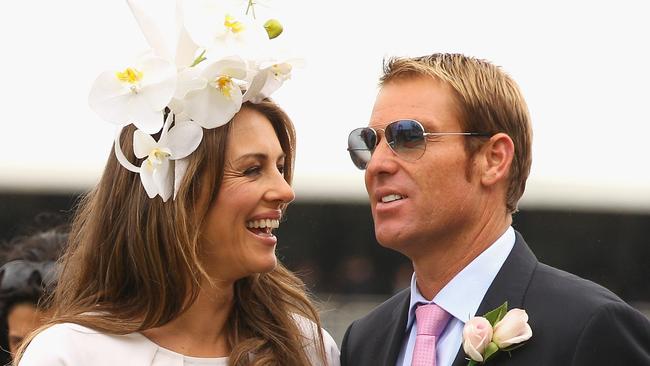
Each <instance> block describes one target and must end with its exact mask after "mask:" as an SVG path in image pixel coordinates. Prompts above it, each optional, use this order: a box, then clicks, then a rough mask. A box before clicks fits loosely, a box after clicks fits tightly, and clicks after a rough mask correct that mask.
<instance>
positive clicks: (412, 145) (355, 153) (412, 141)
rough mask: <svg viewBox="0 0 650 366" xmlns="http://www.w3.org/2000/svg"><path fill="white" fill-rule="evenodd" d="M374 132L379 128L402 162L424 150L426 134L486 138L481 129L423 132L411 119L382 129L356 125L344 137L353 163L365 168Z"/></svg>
mask: <svg viewBox="0 0 650 366" xmlns="http://www.w3.org/2000/svg"><path fill="white" fill-rule="evenodd" d="M378 131H383V132H384V136H385V138H386V143H388V146H389V147H390V149H391V150H392V151H393V152H394V153H395V155H397V156H399V157H400V158H402V159H404V160H406V161H411V162H413V161H416V160H418V159H419V158H421V157H422V155H424V152H425V151H426V149H427V141H426V139H427V137H438V136H448V135H455V136H477V137H490V136H491V135H490V134H487V133H482V132H425V131H424V127H423V126H422V124H421V123H420V122H418V121H416V120H413V119H401V120H399V121H395V122H391V123H389V124H388V125H387V126H386V128H385V129H378V130H375V129H374V128H371V127H362V128H357V129H355V130H353V131H352V132H350V135H349V136H348V151H349V152H350V158H352V162H353V163H354V165H355V166H356V167H357V168H359V169H361V170H365V169H366V166H367V165H368V162H370V158H371V157H372V153H373V152H374V151H375V148H376V147H377V143H378V142H379V137H378V135H377V132H378Z"/></svg>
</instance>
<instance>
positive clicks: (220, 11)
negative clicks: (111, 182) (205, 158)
mask: <svg viewBox="0 0 650 366" xmlns="http://www.w3.org/2000/svg"><path fill="white" fill-rule="evenodd" d="M127 3H128V5H129V7H130V9H131V12H132V13H133V15H134V16H135V19H136V21H137V23H138V25H139V27H140V29H141V31H142V33H143V34H144V36H145V39H146V40H147V43H148V44H149V46H150V47H151V49H150V50H149V51H148V52H147V53H145V54H144V55H143V56H141V57H140V58H139V59H138V60H136V61H135V62H133V63H132V64H129V65H124V66H122V67H118V68H116V69H114V70H111V71H106V72H104V73H102V74H100V75H99V77H98V78H97V79H96V80H95V82H94V84H93V86H92V88H91V91H90V95H89V97H88V102H89V105H90V107H91V108H92V109H93V110H94V111H95V112H96V113H97V114H98V115H99V116H100V117H101V118H103V119H104V120H106V121H108V122H111V123H114V124H116V125H117V126H118V131H117V134H116V137H115V155H116V157H117V159H118V161H119V162H120V164H121V165H122V166H124V167H125V168H126V169H128V170H130V171H132V172H134V173H138V174H139V175H140V180H141V182H142V185H143V186H144V188H145V190H146V192H147V195H148V196H149V197H150V198H154V197H156V196H160V197H161V198H162V200H163V201H164V202H166V201H167V200H168V199H169V197H171V196H172V193H173V195H174V197H175V196H176V193H177V192H178V188H179V184H180V182H181V181H182V178H183V176H184V174H185V171H186V167H187V161H186V158H187V156H189V155H190V154H191V153H192V152H194V151H195V150H196V148H197V147H198V146H199V144H200V143H201V140H202V138H203V129H202V128H206V129H211V128H216V127H219V126H222V125H224V124H226V123H228V121H230V120H231V119H232V118H233V116H234V115H235V114H236V113H237V112H238V111H239V109H240V108H241V106H242V104H243V103H244V102H247V101H248V102H251V103H259V102H261V101H262V100H263V99H264V98H267V97H269V96H270V95H271V94H272V93H273V92H275V91H276V90H277V89H278V88H279V87H280V86H281V85H282V83H283V82H284V81H286V80H287V79H289V78H290V76H291V70H292V63H291V62H288V61H285V62H279V61H277V60H275V59H274V58H272V57H270V56H269V55H270V54H271V53H272V48H271V47H270V43H271V42H273V40H274V39H275V38H277V37H278V36H279V35H280V34H281V33H282V32H283V27H282V24H280V22H279V21H278V20H276V19H268V20H266V21H265V22H263V23H262V22H259V21H258V20H257V19H256V17H255V2H254V0H247V1H246V2H242V1H241V0H176V2H175V4H173V5H174V9H173V11H172V13H173V14H174V23H175V24H160V21H159V19H156V18H154V17H150V16H149V14H148V13H147V12H146V11H144V9H143V8H142V7H141V4H140V0H127ZM164 3H166V2H165V1H156V2H155V4H156V6H164ZM161 30H165V31H168V33H169V31H170V30H174V32H171V33H173V34H172V35H171V36H169V37H165V36H166V35H167V33H163V32H161ZM166 109H167V112H168V113H167V118H166V119H165V118H164V116H165V112H166ZM130 124H134V125H135V127H137V130H136V131H135V133H134V135H133V149H134V153H135V156H136V157H138V158H139V159H143V158H146V159H145V160H144V161H143V162H142V164H141V165H140V166H136V165H134V164H133V163H132V162H130V161H129V160H128V159H127V158H126V156H125V155H124V153H123V152H122V149H121V146H120V143H119V140H120V136H121V132H122V129H123V128H124V127H126V126H128V125H130ZM172 124H173V127H172ZM159 132H160V137H159V138H158V140H157V141H156V140H155V139H154V137H152V136H151V135H155V134H158V133H159Z"/></svg>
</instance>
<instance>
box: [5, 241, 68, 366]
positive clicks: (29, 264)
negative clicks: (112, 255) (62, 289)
mask: <svg viewBox="0 0 650 366" xmlns="http://www.w3.org/2000/svg"><path fill="white" fill-rule="evenodd" d="M67 238H68V235H67V233H66V232H65V230H64V229H63V228H54V229H50V230H47V231H43V232H38V233H35V234H32V235H29V236H17V237H15V238H13V239H12V240H10V241H7V242H5V243H3V245H2V247H1V248H0V250H1V252H0V258H1V259H0V260H1V262H2V263H3V265H2V267H0V347H2V359H1V360H0V362H1V363H2V365H4V364H7V363H9V362H10V361H11V357H12V355H13V354H14V353H15V352H16V350H17V349H18V346H19V345H20V344H21V342H22V341H23V339H24V338H25V337H27V335H29V334H30V333H31V332H32V331H34V330H36V329H37V328H39V327H40V326H41V325H43V323H44V322H45V321H46V318H47V314H48V301H47V300H48V296H49V295H50V294H51V291H52V290H53V288H54V284H55V282H56V261H57V259H58V258H59V256H60V254H61V252H62V250H63V248H64V246H65V243H66V241H67Z"/></svg>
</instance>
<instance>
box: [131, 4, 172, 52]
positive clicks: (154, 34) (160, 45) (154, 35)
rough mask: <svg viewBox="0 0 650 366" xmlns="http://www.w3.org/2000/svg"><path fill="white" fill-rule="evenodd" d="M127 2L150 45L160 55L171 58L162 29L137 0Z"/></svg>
mask: <svg viewBox="0 0 650 366" xmlns="http://www.w3.org/2000/svg"><path fill="white" fill-rule="evenodd" d="M127 3H128V5H129V7H130V8H131V12H132V13H133V16H134V17H135V20H136V22H137V23H138V26H140V30H142V34H144V38H145V39H146V40H147V43H149V46H151V48H152V49H153V50H154V52H155V53H156V54H157V55H158V56H160V57H163V58H166V59H168V60H171V59H172V53H171V52H170V51H169V49H168V47H167V44H166V43H165V38H164V37H163V35H162V33H161V32H160V29H158V27H156V24H155V22H154V21H153V19H151V18H150V17H149V16H147V14H146V12H145V11H144V10H142V8H140V7H139V6H138V4H136V1H135V0H127Z"/></svg>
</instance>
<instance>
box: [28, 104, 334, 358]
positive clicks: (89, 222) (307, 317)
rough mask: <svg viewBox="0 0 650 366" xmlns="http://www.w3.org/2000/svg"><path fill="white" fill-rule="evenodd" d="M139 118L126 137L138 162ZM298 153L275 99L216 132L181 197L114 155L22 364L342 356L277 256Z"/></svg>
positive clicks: (208, 135)
mask: <svg viewBox="0 0 650 366" xmlns="http://www.w3.org/2000/svg"><path fill="white" fill-rule="evenodd" d="M134 130H135V127H132V126H131V127H128V128H126V133H123V134H122V137H121V141H120V144H119V145H120V146H121V147H122V149H123V151H126V152H127V153H126V154H125V158H126V159H128V160H135V159H136V156H135V153H134V152H133V149H132V147H131V141H133V140H132V136H133V133H134ZM294 151H295V135H294V130H293V126H292V124H291V122H290V120H289V118H288V117H287V116H286V114H285V113H284V112H283V111H282V110H281V109H280V108H279V107H278V106H277V105H275V104H274V103H272V102H270V101H269V100H265V101H262V102H260V103H257V104H253V103H245V104H243V105H242V109H241V110H240V111H239V112H238V113H237V114H236V115H235V117H234V118H233V120H232V121H231V123H228V124H225V125H223V126H221V127H219V128H214V129H209V130H205V132H204V136H203V141H202V143H201V144H200V145H199V146H198V148H197V149H196V150H195V151H194V152H193V153H192V154H191V155H190V156H189V157H188V160H187V170H186V173H185V174H184V178H183V179H182V181H181V182H180V184H179V186H178V187H179V188H178V192H177V193H176V197H175V199H173V200H168V201H166V202H165V201H163V199H161V198H159V197H156V198H154V199H151V198H149V197H148V194H147V191H146V189H145V187H144V186H143V185H142V184H141V183H140V178H139V177H138V175H136V174H133V173H132V172H129V171H128V170H127V169H124V167H122V166H121V164H120V163H119V162H118V159H117V158H116V157H115V156H114V155H111V158H109V161H108V163H107V166H106V168H105V171H104V174H103V176H102V179H101V181H100V182H99V184H98V186H97V187H96V188H95V189H94V190H93V191H91V192H90V193H89V194H88V195H87V196H86V197H85V198H84V199H83V201H82V203H81V206H80V208H79V210H78V212H77V214H76V218H75V220H74V224H73V227H72V231H71V238H70V246H69V248H68V250H67V252H66V253H65V255H64V260H63V270H62V273H61V277H60V281H61V282H60V283H61V285H60V286H59V287H58V288H57V289H56V291H55V295H54V304H53V307H54V319H53V320H52V321H51V322H50V323H49V324H47V325H46V327H45V329H43V330H42V331H41V332H40V333H39V334H38V335H36V337H35V338H33V339H32V340H31V343H30V344H29V346H28V347H27V348H26V351H25V352H24V354H23V356H22V359H21V361H20V365H53V364H58V362H61V361H64V362H65V364H66V365H85V364H94V365H115V364H125V363H128V362H132V363H133V360H135V359H137V360H138V362H135V363H134V364H142V365H145V364H156V365H158V364H162V365H168V364H170V365H171V364H174V365H176V364H179V363H180V364H188V363H190V362H194V361H196V360H197V358H199V359H201V360H202V362H206V364H214V365H248V364H253V365H261V364H268V363H273V364H280V365H329V364H338V350H337V348H336V345H335V344H334V341H333V340H332V338H331V337H330V336H329V334H328V333H327V332H325V331H323V330H321V328H320V322H319V319H318V314H317V312H316V310H315V309H314V307H313V305H312V304H311V302H310V300H309V299H308V296H307V295H306V293H305V291H304V285H303V284H302V282H301V281H300V280H298V279H297V278H296V277H295V276H293V275H292V274H291V273H290V272H289V271H287V270H286V269H285V268H284V267H283V266H282V265H281V264H279V263H278V261H277V258H276V256H275V247H276V242H277V238H276V237H275V236H274V234H273V231H272V229H273V228H274V227H277V226H278V223H279V221H280V219H281V216H282V213H283V210H284V208H285V207H286V205H287V204H288V203H289V202H291V201H292V200H293V198H294V193H293V190H292V189H291V186H290V182H291V177H292V173H293V171H292V167H293V162H294ZM79 344H84V345H85V346H84V347H83V348H84V349H87V350H92V351H84V352H80V351H79ZM53 350H56V351H53ZM251 356H252V359H251V358H250V357H251ZM251 360H252V362H250V363H249V361H251Z"/></svg>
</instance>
